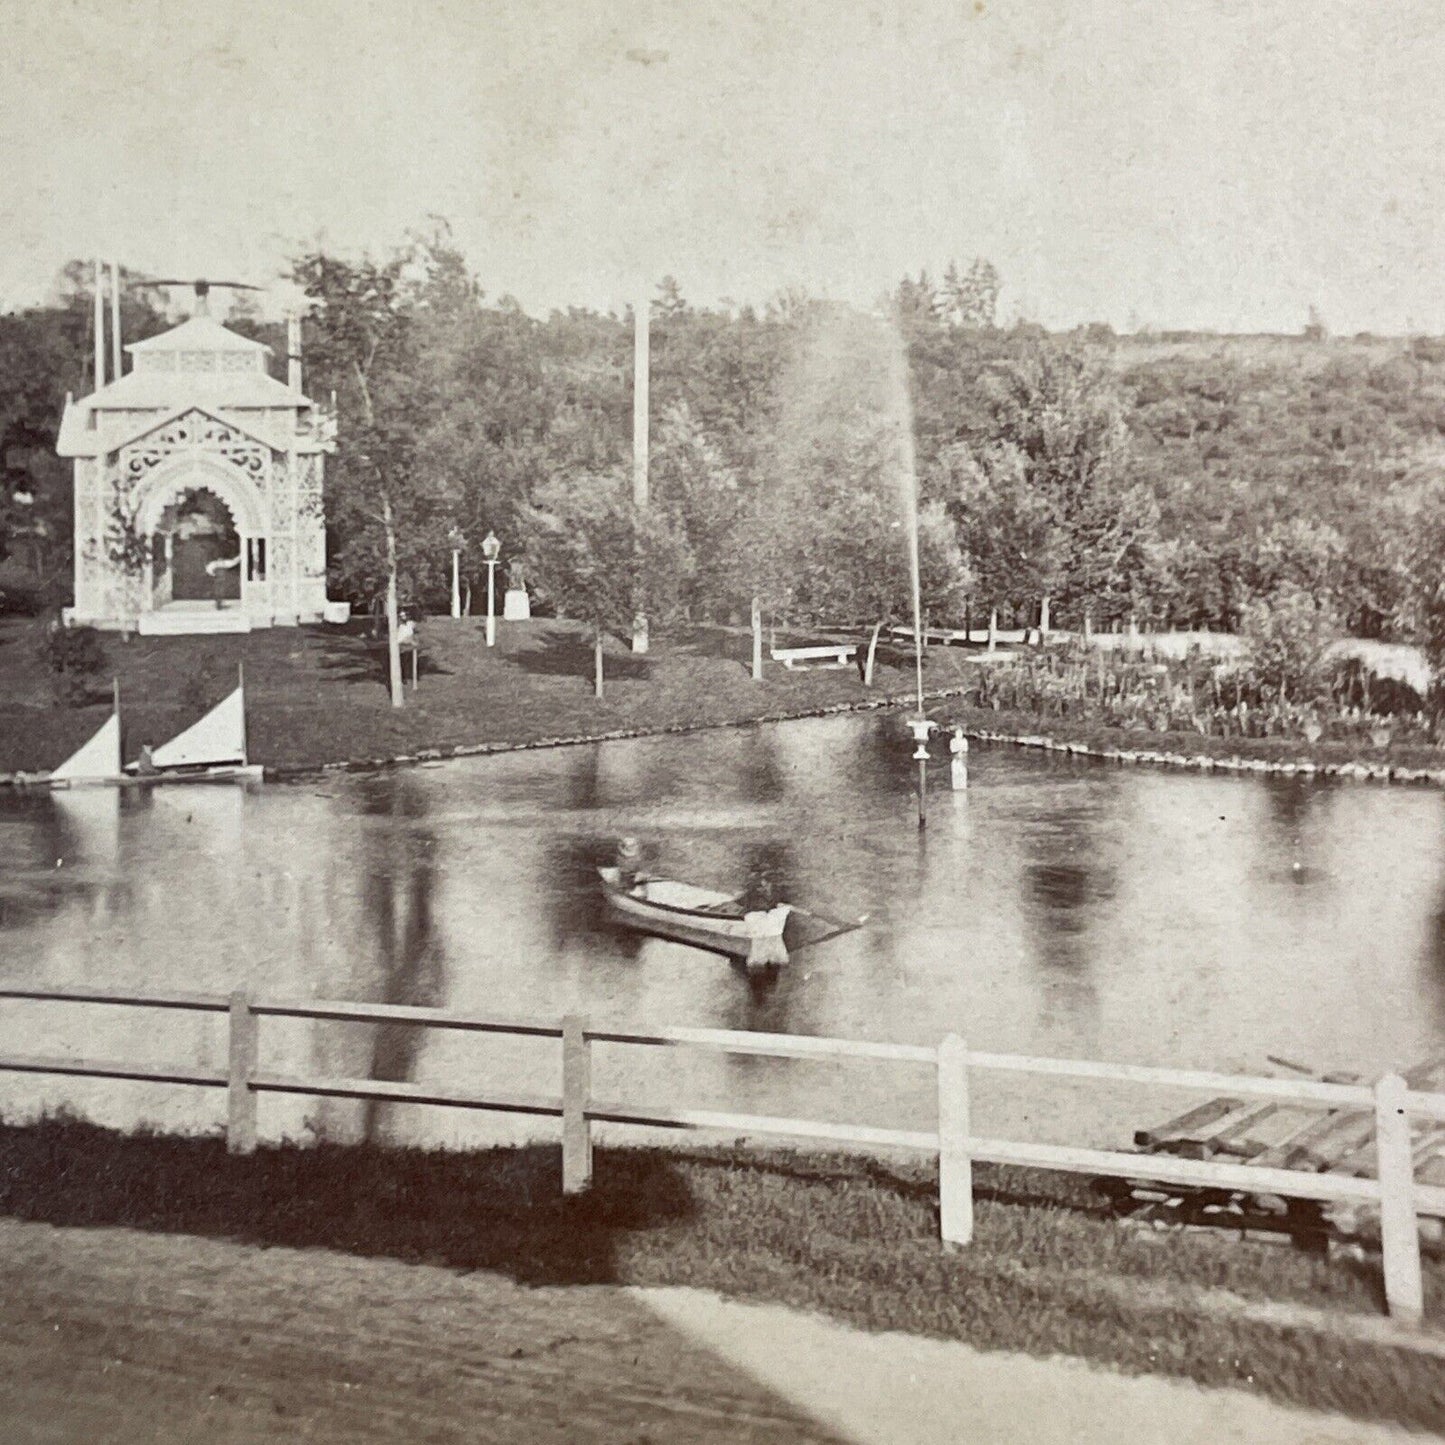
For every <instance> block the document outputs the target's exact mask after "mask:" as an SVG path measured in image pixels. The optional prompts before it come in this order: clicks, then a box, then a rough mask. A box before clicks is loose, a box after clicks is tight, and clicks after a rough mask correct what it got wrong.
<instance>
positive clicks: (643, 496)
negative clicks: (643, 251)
mask: <svg viewBox="0 0 1445 1445" xmlns="http://www.w3.org/2000/svg"><path fill="white" fill-rule="evenodd" d="M651 311H652V303H651V301H650V300H649V299H648V294H647V287H646V286H639V287H638V291H637V299H636V300H635V301H634V302H633V308H632V504H633V506H635V507H638V508H645V507H646V506H647V503H648V490H649V488H648V475H647V472H648V441H649V437H648V423H649V420H650V418H649V411H650V405H649V395H648V392H649V386H650V383H651V370H652V356H651V335H650V327H651V321H652V317H651ZM632 650H633V652H646V651H647V618H646V617H645V616H643V615H642V614H641V613H639V614H638V616H637V618H636V620H635V621H634V622H633V625H632Z"/></svg>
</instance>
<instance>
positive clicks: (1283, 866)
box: [1259, 775, 1335, 884]
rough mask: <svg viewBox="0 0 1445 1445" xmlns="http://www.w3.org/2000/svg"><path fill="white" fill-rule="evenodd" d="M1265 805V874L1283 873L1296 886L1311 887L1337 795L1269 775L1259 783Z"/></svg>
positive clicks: (1301, 780)
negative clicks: (1315, 860) (1314, 861)
mask: <svg viewBox="0 0 1445 1445" xmlns="http://www.w3.org/2000/svg"><path fill="white" fill-rule="evenodd" d="M1259 786H1260V787H1262V788H1263V789H1264V796H1265V802H1266V809H1265V818H1266V821H1267V824H1268V827H1267V829H1266V831H1265V833H1264V837H1263V842H1264V845H1265V848H1266V850H1267V853H1266V862H1265V865H1264V866H1265V870H1266V872H1268V873H1269V874H1270V875H1271V876H1273V875H1274V874H1276V873H1281V874H1283V875H1285V876H1287V877H1288V878H1289V879H1290V881H1292V882H1294V883H1297V884H1306V883H1312V882H1315V881H1317V880H1318V879H1319V877H1320V871H1319V870H1318V869H1317V868H1315V867H1313V866H1311V864H1310V858H1311V857H1312V856H1313V855H1314V854H1315V853H1316V852H1317V842H1318V838H1319V835H1320V833H1321V831H1322V828H1323V825H1324V824H1325V823H1326V822H1327V821H1328V812H1329V810H1330V807H1331V805H1332V804H1333V801H1334V797H1335V791H1334V790H1333V789H1331V788H1329V787H1327V786H1322V785H1320V784H1319V783H1316V782H1313V781H1312V780H1310V779H1307V778H1291V777H1280V776H1277V775H1266V776H1265V777H1262V778H1260V779H1259Z"/></svg>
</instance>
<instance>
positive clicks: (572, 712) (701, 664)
mask: <svg viewBox="0 0 1445 1445" xmlns="http://www.w3.org/2000/svg"><path fill="white" fill-rule="evenodd" d="M420 633H421V641H422V651H421V667H420V685H419V687H418V688H417V690H416V691H415V692H413V691H412V690H411V687H410V684H409V683H408V688H407V700H406V706H405V707H404V708H401V709H395V708H393V707H392V706H391V705H390V700H389V697H388V694H387V688H386V656H385V651H384V648H382V647H381V646H380V645H379V644H377V643H374V642H373V641H371V639H370V638H369V637H368V636H367V634H366V630H365V628H364V627H362V626H361V625H359V624H354V625H351V626H348V627H346V628H337V627H303V628H275V629H270V630H267V631H263V632H254V633H247V634H241V635H234V636H216V637H161V638H155V637H133V638H131V639H130V640H129V641H123V640H122V639H121V638H120V637H119V636H118V635H115V634H108V635H106V637H105V639H104V644H103V645H104V649H105V654H106V657H105V667H104V669H103V670H102V672H101V673H100V674H99V675H98V678H97V687H96V694H95V697H94V699H93V700H92V701H91V702H90V703H89V705H87V706H82V707H74V708H67V707H57V706H56V704H55V702H54V700H53V698H52V693H51V686H50V677H49V674H48V673H47V672H46V670H45V667H44V665H43V663H42V662H41V660H40V658H39V657H38V655H37V652H36V646H35V643H36V624H35V623H34V622H32V621H29V620H27V619H0V774H4V773H12V772H17V771H28V772H35V771H40V770H42V769H48V768H51V767H54V766H55V765H56V764H58V763H59V762H60V761H61V760H62V759H63V758H64V757H65V756H66V755H67V753H68V752H69V751H70V750H72V749H73V748H75V747H78V746H79V745H80V743H81V742H83V741H84V739H85V738H86V737H87V736H88V735H89V734H90V733H91V732H93V731H94V730H95V728H97V727H98V726H99V725H100V722H101V721H102V719H103V718H104V715H105V711H106V709H107V708H108V706H109V695H110V679H111V677H112V676H114V677H115V678H117V679H118V680H119V683H120V689H121V701H122V707H123V713H124V720H125V731H126V750H127V755H128V756H133V755H134V754H135V753H136V752H137V751H138V749H139V746H140V744H141V743H145V742H149V743H155V742H159V741H162V740H163V739H165V738H166V737H168V736H170V735H172V734H173V733H174V732H176V731H178V730H179V729H180V728H181V727H183V726H185V725H186V724H187V723H188V722H190V721H193V720H194V719H195V717H197V716H198V715H199V713H200V712H201V711H202V710H203V708H204V707H205V706H207V705H209V703H211V702H214V701H216V700H217V699H219V698H220V697H221V696H223V695H224V693H225V692H226V691H227V689H228V688H229V687H230V686H232V685H234V679H235V676H236V668H237V665H238V664H240V663H244V664H245V669H246V694H247V705H248V714H249V726H250V743H251V753H252V758H253V760H254V761H256V762H260V763H263V764H265V765H266V766H267V767H268V768H274V769H276V770H278V771H279V772H284V771H286V770H287V769H305V768H315V767H320V766H322V765H325V764H329V763H331V764H334V763H354V764H357V765H364V764H367V763H374V762H377V761H381V760H386V759H391V758H396V757H416V756H418V755H430V756H435V755H437V754H439V753H440V754H443V755H445V754H446V753H447V752H449V751H452V750H455V749H458V748H478V747H508V746H523V745H527V744H535V743H538V742H542V741H545V740H548V739H556V738H575V737H592V736H598V735H605V734H609V733H617V732H631V731H644V732H663V731H668V730H671V729H683V728H693V727H706V726H709V725H716V724H724V723H740V722H747V721H751V720H754V719H763V718H775V717H787V716H796V715H799V714H805V713H808V712H813V711H818V710H821V709H825V708H831V707H838V706H852V705H865V704H867V703H868V702H869V701H870V700H877V699H881V698H884V697H886V696H887V695H889V694H898V695H903V694H906V693H907V692H908V691H909V690H910V688H911V684H912V669H911V666H910V659H909V658H908V657H907V656H904V655H900V654H896V653H886V654H885V656H884V661H883V665H882V666H881V667H880V669H879V672H878V676H877V678H876V680H875V686H874V687H873V688H872V689H871V690H869V689H865V688H864V687H863V686H862V683H861V681H860V679H859V677H858V673H857V672H856V670H854V669H852V668H849V669H847V670H841V671H808V672H789V671H787V670H786V669H784V668H783V667H781V666H780V665H778V664H776V663H771V662H770V663H769V664H768V666H767V672H766V676H765V678H764V680H763V681H762V682H754V681H753V680H752V679H751V677H750V675H749V669H748V656H749V641H748V638H747V636H746V634H742V635H739V634H737V633H731V632H726V631H723V630H722V629H717V628H698V629H694V630H691V631H684V632H677V633H674V634H672V635H670V636H663V637H655V638H654V639H653V648H652V651H651V652H650V653H649V654H648V655H647V656H645V657H635V656H633V655H632V654H631V653H630V652H628V651H627V650H626V649H625V648H624V647H623V646H622V645H621V644H618V643H615V642H610V643H609V645H608V650H607V656H606V685H605V692H606V695H605V697H604V698H603V700H602V701H600V702H599V701H598V700H596V699H595V698H594V697H593V695H592V649H591V643H590V639H589V638H588V637H587V636H586V635H585V634H584V633H583V631H582V630H581V629H579V628H578V627H576V626H575V625H573V624H571V623H567V622H558V621H550V620H537V621H534V622H529V623H508V624H506V625H504V626H502V627H500V628H499V630H498V638H497V645H496V647H494V648H488V647H487V646H486V645H485V635H484V624H483V623H482V622H480V621H478V620H477V619H476V618H465V619H461V620H458V621H453V620H452V619H451V618H433V619H428V620H427V621H426V622H424V623H423V624H422V626H421V629H420ZM968 670H969V664H968V663H967V662H966V660H965V658H964V656H963V655H962V654H961V653H957V652H950V651H946V650H942V649H940V650H938V651H936V652H935V654H934V655H933V656H932V657H931V658H930V661H929V666H928V677H929V686H930V687H932V688H947V687H952V686H957V685H959V683H960V681H961V680H962V678H963V677H964V676H965V675H966V673H967V672H968Z"/></svg>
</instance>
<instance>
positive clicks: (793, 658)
mask: <svg viewBox="0 0 1445 1445" xmlns="http://www.w3.org/2000/svg"><path fill="white" fill-rule="evenodd" d="M857 651H858V644H857V643H856V642H838V643H829V644H828V645H827V646H825V647H775V648H773V651H772V656H773V661H774V662H781V663H782V664H783V666H784V667H786V668H787V669H788V671H789V672H791V671H793V669H795V668H799V667H847V666H848V665H849V664H850V663H851V662H852V661H853V658H854V656H855V655H856V654H857Z"/></svg>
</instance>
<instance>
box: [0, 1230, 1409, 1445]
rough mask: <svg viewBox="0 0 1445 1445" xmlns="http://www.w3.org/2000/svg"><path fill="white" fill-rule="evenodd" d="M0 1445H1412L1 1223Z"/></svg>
mask: <svg viewBox="0 0 1445 1445" xmlns="http://www.w3.org/2000/svg"><path fill="white" fill-rule="evenodd" d="M0 1289H3V1292H4V1309H3V1311H0V1422H3V1424H0V1433H3V1438H4V1440H5V1441H6V1442H7V1445H42V1442H43V1445H194V1442H201V1441H204V1442H207V1445H239V1442H248V1445H249V1442H265V1445H271V1442H276V1445H280V1442H283V1441H284V1442H288V1445H290V1442H297V1441H303V1442H308V1445H343V1442H345V1445H366V1442H379V1441H387V1442H403V1441H404V1442H406V1445H413V1442H438V1445H440V1442H463V1441H465V1442H481V1441H499V1442H502V1441H505V1442H527V1445H533V1442H539V1445H546V1442H551V1441H577V1442H594V1441H596V1442H603V1441H605V1442H634V1445H640V1442H644V1441H655V1442H658V1445H661V1442H664V1441H666V1442H674V1441H676V1442H714V1441H741V1442H774V1441H779V1442H780V1441H789V1442H794V1441H796V1442H803V1445H807V1442H835V1445H837V1442H857V1445H863V1442H867V1445H885V1442H888V1445H892V1442H897V1445H905V1442H906V1445H931V1442H935V1441H937V1442H939V1445H943V1442H948V1445H962V1442H974V1441H978V1442H984V1441H1012V1440H1022V1439H1027V1440H1029V1441H1031V1442H1037V1445H1051V1442H1058V1445H1063V1442H1071V1445H1072V1442H1089V1441H1100V1442H1109V1445H1115V1442H1118V1445H1128V1442H1140V1445H1142V1442H1154V1441H1159V1442H1165V1441H1168V1442H1170V1445H1181V1442H1199V1445H1203V1442H1206V1441H1208V1442H1211V1445H1213V1442H1230V1441H1238V1442H1241V1445H1242V1442H1249V1445H1255V1442H1262V1445H1276V1442H1277V1445H1385V1442H1396V1441H1401V1442H1403V1441H1406V1440H1413V1441H1416V1442H1418V1441H1419V1440H1421V1439H1422V1438H1423V1437H1421V1436H1419V1435H1412V1434H1410V1433H1408V1432H1406V1431H1403V1430H1401V1431H1394V1430H1389V1429H1386V1428H1382V1427H1371V1426H1363V1425H1357V1424H1354V1423H1352V1422H1349V1421H1345V1420H1341V1419H1338V1418H1336V1417H1328V1416H1321V1415H1311V1414H1307V1413H1304V1412H1297V1411H1291V1410H1285V1409H1283V1408H1281V1407H1278V1406H1275V1405H1272V1404H1270V1403H1268V1402H1267V1401H1264V1400H1262V1399H1259V1398H1257V1397H1254V1396H1250V1395H1245V1394H1242V1393H1237V1392H1230V1391H1205V1390H1201V1389H1199V1388H1198V1387H1196V1386H1193V1385H1189V1384H1182V1383H1178V1382H1174V1381H1165V1380H1159V1379H1152V1378H1150V1379H1129V1378H1125V1377H1123V1376H1120V1375H1116V1374H1113V1373H1111V1372H1109V1371H1105V1370H1099V1369H1093V1368H1090V1367H1087V1366H1083V1365H1080V1364H1078V1363H1076V1362H1072V1361H1056V1360H1034V1359H1028V1358H1025V1357H1022V1356H1012V1355H1001V1354H992V1355H990V1354H982V1353H979V1352H977V1351H974V1350H970V1349H969V1348H968V1347H966V1346H963V1345H959V1344H951V1343H943V1342H939V1341H930V1340H918V1339H913V1338H911V1337H905V1336H899V1335H870V1334H864V1333H862V1332H859V1331H856V1330H849V1329H845V1328H843V1327H841V1326H838V1325H834V1324H832V1323H829V1322H826V1321H823V1320H820V1319H816V1318H812V1317H807V1316H800V1315H797V1314H794V1313H792V1312H789V1311H786V1310H783V1309H781V1308H778V1307H774V1306H751V1305H739V1304H729V1303H726V1302H724V1301H721V1300H719V1299H717V1298H716V1297H715V1296H712V1295H708V1294H704V1293H700V1292H697V1291H689V1290H628V1289H621V1288H616V1287H612V1286H595V1287H586V1288H583V1287H574V1288H567V1289H554V1288H547V1289H531V1288H526V1287H524V1286H520V1285H517V1284H514V1283H512V1282H511V1281H510V1280H507V1279H504V1278H502V1277H500V1276H498V1275H494V1274H483V1273H476V1274H470V1275H463V1274H459V1273H456V1272H455V1271H450V1270H444V1269H436V1268H431V1267H427V1266H417V1265H407V1264H403V1263H399V1262H397V1261H394V1260H389V1259H362V1258H357V1257H354V1256H350V1255H342V1254H334V1253H328V1252H324V1251H319V1250H305V1251H302V1250H286V1249H268V1250H263V1249H258V1248H254V1247H251V1246H242V1245H234V1244H229V1243H226V1242H223V1241H217V1240H208V1239H198V1238H192V1237H178V1236H162V1235H146V1234H140V1233H136V1232H132V1231H126V1230H118V1229H95V1230H83V1229H64V1230H60V1229H54V1228H51V1227H50V1226H48V1225H41V1224H22V1223H17V1222H15V1221H12V1220H0Z"/></svg>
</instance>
